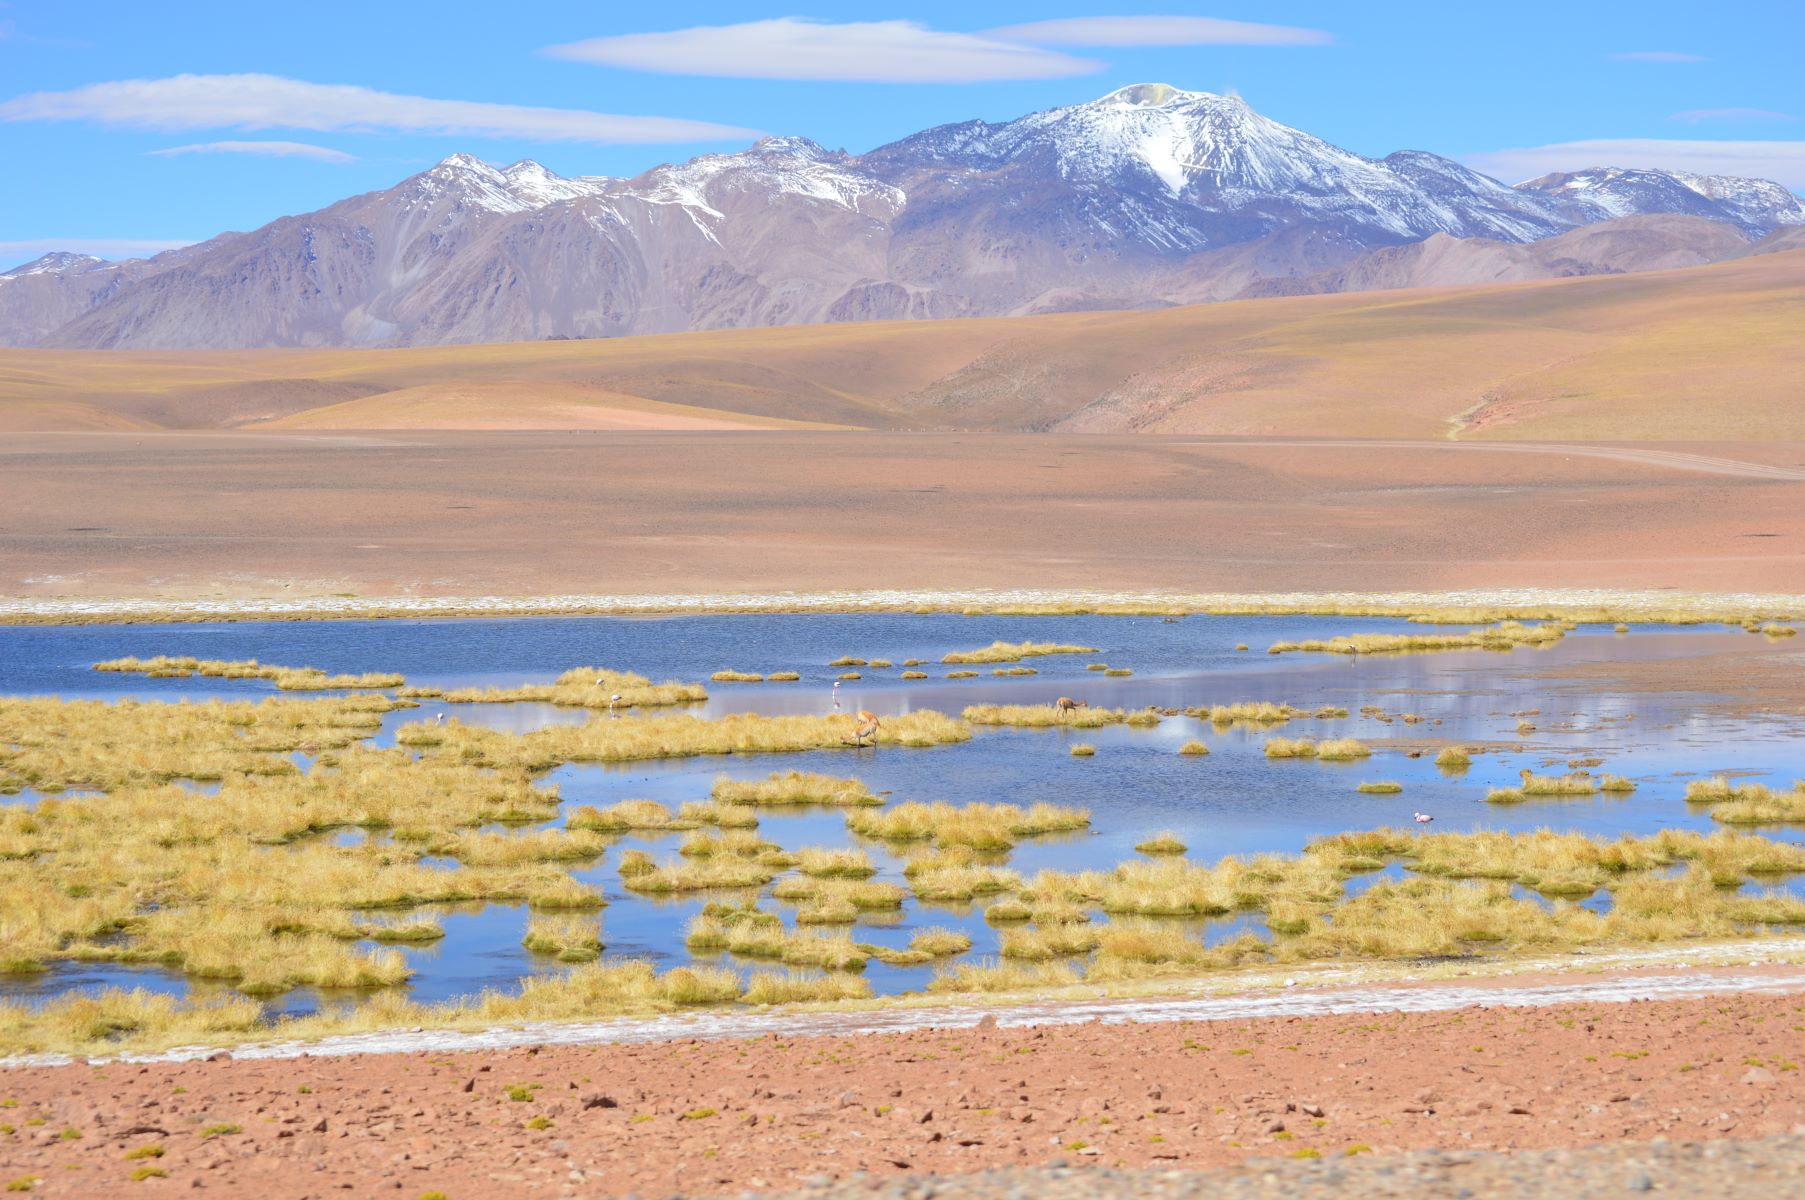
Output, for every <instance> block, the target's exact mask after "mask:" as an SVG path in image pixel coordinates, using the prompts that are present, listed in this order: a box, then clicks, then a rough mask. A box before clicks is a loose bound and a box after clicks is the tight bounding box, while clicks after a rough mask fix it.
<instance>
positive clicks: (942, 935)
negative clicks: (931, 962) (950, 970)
mask: <svg viewBox="0 0 1805 1200" xmlns="http://www.w3.org/2000/svg"><path fill="white" fill-rule="evenodd" d="M909 949H911V950H917V951H920V952H921V953H923V954H926V955H929V956H931V957H933V958H954V957H956V956H958V955H961V954H964V953H965V952H966V951H968V950H970V949H971V938H970V937H968V936H967V935H965V934H963V933H959V932H957V931H955V930H951V929H942V928H940V927H939V926H934V927H932V928H929V929H922V930H918V931H917V932H916V933H915V935H914V936H913V937H911V938H910V939H909Z"/></svg>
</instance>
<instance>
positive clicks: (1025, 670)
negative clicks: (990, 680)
mask: <svg viewBox="0 0 1805 1200" xmlns="http://www.w3.org/2000/svg"><path fill="white" fill-rule="evenodd" d="M990 673H991V674H992V675H1038V674H1040V672H1039V671H1038V670H1036V669H1035V668H1033V667H997V668H996V669H994V670H993V671H991V672H990Z"/></svg>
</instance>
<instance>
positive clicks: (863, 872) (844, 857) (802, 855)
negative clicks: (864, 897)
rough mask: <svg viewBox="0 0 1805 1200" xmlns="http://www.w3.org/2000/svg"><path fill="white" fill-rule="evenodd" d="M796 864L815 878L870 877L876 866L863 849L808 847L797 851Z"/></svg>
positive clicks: (805, 873)
mask: <svg viewBox="0 0 1805 1200" xmlns="http://www.w3.org/2000/svg"><path fill="white" fill-rule="evenodd" d="M796 859H797V866H798V867H799V868H800V869H801V871H802V873H803V874H804V875H809V876H812V877H814V878H817V879H829V878H837V879H870V878H871V877H872V876H873V875H876V874H877V868H876V867H875V866H873V865H872V863H871V859H870V857H869V856H867V855H866V853H865V852H864V851H863V850H825V849H819V848H815V847H809V848H806V849H803V850H800V851H798V852H797V855H796Z"/></svg>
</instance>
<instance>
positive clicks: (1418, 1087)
mask: <svg viewBox="0 0 1805 1200" xmlns="http://www.w3.org/2000/svg"><path fill="white" fill-rule="evenodd" d="M1801 1013H1805V1002H1802V1001H1801V998H1800V997H1799V996H1797V995H1782V996H1740V997H1712V998H1709V999H1700V1000H1684V1001H1662V1002H1652V1003H1640V1004H1589V1005H1568V1006H1561V1007H1556V1008H1545V1009H1536V1010H1523V1009H1470V1010H1465V1011H1461V1012H1454V1013H1417V1014H1388V1015H1374V1014H1360V1015H1348V1016H1333V1017H1319V1018H1313V1019H1302V1018H1272V1019H1265V1020H1251V1021H1246V1020H1244V1021H1218V1022H1204V1023H1166V1024H1150V1025H1096V1024H1089V1025H1077V1026H1066V1027H1040V1028H1028V1029H1010V1028H1005V1029H996V1028H977V1029H963V1030H956V1031H920V1032H913V1033H904V1034H885V1035H868V1036H862V1037H819V1038H795V1039H785V1040H776V1039H758V1040H752V1041H726V1042H674V1043H664V1044H657V1045H640V1046H609V1047H562V1048H547V1049H544V1050H536V1049H530V1048H528V1049H518V1050H512V1051H503V1052H490V1053H486V1054H409V1055H363V1056H355V1057H349V1058H336V1059H318V1058H315V1059H305V1060H301V1061H293V1060H290V1061H281V1062H272V1061H230V1060H225V1061H206V1062H190V1063H184V1064H168V1063H162V1064H148V1065H131V1064H113V1065H108V1066H98V1067H90V1066H70V1067H61V1068H49V1069H34V1070H22V1071H10V1072H6V1073H4V1074H0V1096H4V1097H5V1098H6V1100H8V1101H16V1102H17V1103H16V1106H14V1107H11V1108H9V1109H7V1110H6V1111H5V1113H4V1120H5V1122H6V1123H8V1124H12V1125H14V1126H15V1127H16V1128H15V1130H14V1131H13V1132H11V1133H7V1134H4V1135H0V1160H3V1161H4V1162H5V1164H6V1168H7V1172H8V1174H9V1178H10V1177H17V1176H19V1175H27V1174H28V1175H37V1176H40V1177H41V1178H42V1180H43V1182H42V1184H41V1190H42V1193H43V1194H45V1195H102V1194H113V1193H114V1192H115V1190H116V1189H118V1188H120V1187H123V1186H126V1185H125V1181H126V1180H127V1179H128V1178H129V1176H130V1174H131V1172H132V1171H133V1170H134V1169H135V1168H136V1167H138V1166H141V1165H145V1164H151V1165H154V1166H155V1167H156V1168H157V1169H159V1170H162V1171H164V1172H166V1173H167V1179H168V1182H166V1183H159V1184H158V1185H157V1186H158V1187H159V1188H160V1189H161V1188H168V1187H171V1186H172V1185H173V1186H174V1187H179V1188H181V1189H182V1190H184V1191H186V1190H188V1189H189V1188H190V1187H191V1186H197V1187H201V1188H203V1189H212V1190H215V1191H218V1192H220V1193H222V1194H227V1195H256V1196H259V1197H263V1198H266V1200H278V1198H282V1197H304V1196H305V1197H315V1196H327V1195H336V1194H340V1193H341V1191H342V1189H345V1188H350V1189H351V1190H352V1191H353V1192H354V1193H355V1194H359V1195H370V1194H386V1193H388V1192H389V1191H391V1190H396V1189H398V1190H399V1191H400V1192H401V1193H402V1194H403V1195H407V1196H417V1195H419V1194H421V1193H422V1192H425V1191H427V1190H429V1189H440V1190H443V1191H445V1192H446V1193H447V1194H448V1195H449V1196H452V1197H454V1198H460V1197H472V1196H486V1195H498V1194H508V1195H522V1196H525V1195H547V1196H552V1195H621V1194H627V1193H637V1194H640V1195H646V1194H666V1193H669V1192H672V1191H676V1190H682V1191H685V1192H691V1193H714V1192H737V1191H741V1190H745V1189H765V1188H785V1187H792V1186H797V1185H801V1184H806V1183H809V1182H811V1181H818V1180H819V1177H821V1176H829V1177H833V1178H839V1179H844V1178H846V1177H848V1176H850V1175H852V1174H853V1173H855V1172H859V1171H864V1172H868V1173H870V1174H872V1175H876V1176H902V1175H905V1174H929V1173H931V1174H948V1173H964V1172H971V1171H977V1170H981V1169H984V1168H989V1167H995V1166H1018V1165H1032V1164H1045V1163H1047V1162H1049V1161H1051V1160H1054V1159H1064V1160H1066V1161H1067V1162H1068V1163H1071V1164H1074V1165H1096V1166H1100V1167H1116V1166H1126V1167H1182V1168H1186V1169H1195V1168H1216V1167H1226V1166H1233V1165H1235V1164H1238V1163H1241V1162H1242V1161H1244V1160H1246V1159H1248V1158H1251V1157H1256V1156H1277V1155H1291V1154H1294V1153H1295V1152H1297V1151H1303V1150H1314V1151H1316V1152H1317V1153H1319V1154H1321V1155H1322V1156H1323V1157H1324V1158H1330V1157H1345V1155H1346V1153H1347V1151H1348V1150H1349V1149H1350V1148H1353V1149H1356V1150H1358V1149H1359V1148H1361V1147H1370V1148H1372V1149H1373V1150H1374V1151H1376V1152H1379V1153H1386V1152H1389V1151H1393V1150H1417V1149H1425V1148H1442V1149H1454V1150H1461V1151H1468V1150H1474V1151H1478V1150H1495V1149H1540V1148H1547V1147H1571V1146H1588V1145H1595V1144H1600V1143H1606V1142H1614V1141H1630V1142H1638V1141H1641V1142H1646V1141H1649V1140H1651V1139H1654V1138H1656V1137H1665V1138H1668V1139H1671V1140H1673V1141H1683V1140H1700V1139H1717V1138H1724V1137H1735V1138H1754V1137H1763V1136H1768V1135H1772V1134H1777V1133H1784V1132H1786V1131H1788V1130H1791V1129H1792V1128H1793V1127H1794V1126H1796V1125H1799V1124H1800V1123H1801V1122H1805V1087H1801V1084H1800V1072H1799V1069H1798V1062H1797V1061H1796V1060H1797V1059H1798V1058H1799V1057H1801V1055H1800V1047H1801V1045H1802V1044H1805V1038H1801V1036H1800V1029H1801V1024H1802V1022H1805V1017H1802V1016H1801ZM40 1121H41V1123H37V1124H34V1123H33V1122H40ZM65 1130H72V1131H74V1134H75V1135H79V1136H72V1135H71V1134H68V1133H65V1132H64V1131H65ZM209 1130H212V1132H211V1133H209V1132H208V1131H209ZM141 1146H160V1147H162V1149H163V1151H164V1153H163V1154H162V1156H160V1157H157V1158H154V1159H152V1158H137V1159H127V1158H126V1157H125V1156H126V1155H127V1154H128V1153H129V1152H130V1151H132V1150H133V1149H135V1148H137V1147H141Z"/></svg>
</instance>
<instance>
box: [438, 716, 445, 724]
mask: <svg viewBox="0 0 1805 1200" xmlns="http://www.w3.org/2000/svg"><path fill="white" fill-rule="evenodd" d="M444 723H445V714H444V713H440V714H439V724H441V725H443V724H444Z"/></svg>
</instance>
